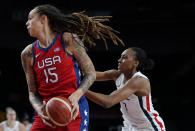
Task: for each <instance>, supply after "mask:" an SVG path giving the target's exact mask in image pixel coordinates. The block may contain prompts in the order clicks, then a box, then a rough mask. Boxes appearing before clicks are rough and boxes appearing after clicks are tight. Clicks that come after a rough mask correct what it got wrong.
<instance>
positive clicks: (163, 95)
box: [0, 0, 195, 131]
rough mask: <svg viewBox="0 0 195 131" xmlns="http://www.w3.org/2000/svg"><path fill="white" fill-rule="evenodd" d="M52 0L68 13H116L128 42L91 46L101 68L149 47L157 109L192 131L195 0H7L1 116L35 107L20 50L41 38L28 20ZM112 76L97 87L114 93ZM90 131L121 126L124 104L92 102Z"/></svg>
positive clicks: (169, 123) (0, 47) (2, 12)
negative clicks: (33, 34)
mask: <svg viewBox="0 0 195 131" xmlns="http://www.w3.org/2000/svg"><path fill="white" fill-rule="evenodd" d="M46 3H49V4H52V5H54V6H56V7H57V8H59V9H60V10H62V11H63V12H64V13H71V12H73V11H77V12H78V11H83V10H84V11H86V14H88V15H89V16H94V15H101V16H105V15H111V16H113V18H112V19H111V21H110V22H109V23H108V25H110V26H112V27H113V28H114V29H116V30H118V31H120V32H121V33H120V34H119V36H120V37H121V38H122V39H123V41H124V42H125V44H126V46H125V47H123V46H122V45H118V46H113V45H112V43H111V42H110V41H108V46H109V49H108V50H106V49H105V46H104V43H103V41H97V42H96V43H97V46H96V47H93V48H90V47H89V48H88V54H89V56H90V58H91V59H92V61H93V62H94V65H95V67H96V70H99V71H104V70H108V69H113V68H115V69H117V60H118V59H119V57H120V54H121V53H122V51H123V50H124V49H126V48H128V47H132V46H138V47H141V48H143V49H144V50H145V51H146V52H147V53H148V56H149V57H150V58H152V59H153V60H154V62H155V67H154V69H153V70H152V71H148V72H144V73H145V74H146V75H147V76H148V77H149V79H150V81H151V87H152V100H153V104H154V108H155V109H156V110H157V111H158V112H159V114H160V116H161V117H162V118H163V119H164V122H165V125H166V128H167V131H191V130H193V129H194V128H192V125H193V122H194V117H195V112H194V107H193V104H194V102H193V98H194V97H193V95H194V93H193V91H194V90H193V88H194V84H193V79H192V78H193V76H192V68H193V67H194V62H195V60H194V53H192V51H193V47H194V46H193V45H194V42H195V41H194V34H195V32H194V29H195V26H194V24H195V2H194V1H192V0H185V1H176V0H157V1H155V0H136V1H135V0H131V1H130V0H128V1H125V0H123V1H111V0H98V1H92V0H91V1H85V0H82V1H76V0H31V1H30V0H17V1H14V0H6V1H4V2H3V4H1V8H0V17H1V20H0V30H1V31H0V39H1V42H0V88H1V91H0V121H2V120H4V119H5V113H4V112H5V107H7V106H11V107H13V108H14V109H15V110H16V112H17V114H18V118H19V120H22V119H24V117H26V115H28V117H29V119H30V120H31V119H32V116H33V113H34V111H33V109H32V107H31V105H30V103H29V99H28V90H27V84H26V80H25V75H24V72H23V69H22V65H21V60H20V53H21V51H22V50H23V49H24V47H26V46H27V45H28V44H30V43H32V42H33V41H34V40H35V39H34V38H30V36H29V35H28V32H27V30H26V26H25V23H26V21H27V15H28V13H29V11H30V10H31V9H32V8H33V7H34V6H37V5H39V4H46ZM115 89H116V88H115V85H114V83H113V82H112V81H108V82H95V83H94V84H93V86H92V87H91V90H94V91H97V92H102V93H105V94H109V93H110V92H112V91H113V90H115ZM89 106H90V125H89V131H99V130H101V131H118V130H117V128H120V125H121V124H122V117H121V113H120V110H119V108H120V106H119V105H116V106H114V107H112V108H110V109H104V108H102V107H100V106H98V105H96V104H94V103H92V102H91V101H89Z"/></svg>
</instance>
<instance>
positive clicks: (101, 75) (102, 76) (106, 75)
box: [96, 69, 121, 81]
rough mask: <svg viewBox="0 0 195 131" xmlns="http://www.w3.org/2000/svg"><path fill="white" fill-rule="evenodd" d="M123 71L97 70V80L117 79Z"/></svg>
mask: <svg viewBox="0 0 195 131" xmlns="http://www.w3.org/2000/svg"><path fill="white" fill-rule="evenodd" d="M120 74H121V73H120V72H119V71H117V70H115V69H113V70H108V71H104V72H100V71H96V81H106V80H114V81H115V80H116V79H117V78H118V77H119V75H120Z"/></svg>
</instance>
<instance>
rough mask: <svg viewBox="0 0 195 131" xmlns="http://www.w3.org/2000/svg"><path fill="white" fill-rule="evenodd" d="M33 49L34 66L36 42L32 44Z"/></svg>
mask: <svg viewBox="0 0 195 131" xmlns="http://www.w3.org/2000/svg"><path fill="white" fill-rule="evenodd" d="M32 51H33V67H34V64H35V42H34V43H33V44H32Z"/></svg>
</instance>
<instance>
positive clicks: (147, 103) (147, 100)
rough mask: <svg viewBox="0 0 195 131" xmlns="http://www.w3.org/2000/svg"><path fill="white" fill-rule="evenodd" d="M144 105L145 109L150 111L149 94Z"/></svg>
mask: <svg viewBox="0 0 195 131" xmlns="http://www.w3.org/2000/svg"><path fill="white" fill-rule="evenodd" d="M146 105H147V110H148V111H149V112H150V97H149V95H147V96H146Z"/></svg>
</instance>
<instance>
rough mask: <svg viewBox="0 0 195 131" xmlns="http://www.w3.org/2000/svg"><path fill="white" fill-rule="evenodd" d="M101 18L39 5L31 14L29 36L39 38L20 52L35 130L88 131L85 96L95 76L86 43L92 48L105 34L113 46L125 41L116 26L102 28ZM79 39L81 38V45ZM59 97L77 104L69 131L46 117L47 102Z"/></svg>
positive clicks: (67, 127)
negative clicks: (119, 35) (64, 12)
mask: <svg viewBox="0 0 195 131" xmlns="http://www.w3.org/2000/svg"><path fill="white" fill-rule="evenodd" d="M94 19H95V18H94ZM99 20H100V21H98V19H97V20H96V21H95V20H93V18H89V17H88V16H86V15H84V14H83V13H74V14H70V15H64V14H62V13H61V12H60V11H59V10H58V9H57V8H56V7H54V6H51V5H40V6H37V7H35V8H34V9H33V10H31V11H30V13H29V15H28V21H27V23H26V26H27V29H28V32H29V34H30V36H31V37H35V38H37V40H36V41H35V42H33V43H32V44H30V45H28V46H27V47H26V48H25V49H24V50H23V51H22V53H21V61H22V65H23V69H24V72H25V75H26V80H27V84H28V91H29V100H30V102H31V104H32V106H33V108H34V109H35V111H36V113H37V114H36V116H35V117H34V119H35V121H34V122H33V125H32V128H31V131H87V130H88V123H89V109H88V103H87V100H86V98H85V97H84V93H85V92H86V91H87V90H88V88H89V87H90V86H91V85H92V83H93V82H94V80H95V78H96V74H95V69H94V66H93V63H92V62H91V60H90V58H89V57H88V55H87V53H86V51H85V47H84V44H83V42H82V41H86V42H87V43H89V44H91V45H94V42H93V38H95V39H100V38H102V39H103V40H105V39H104V37H103V36H104V35H106V34H105V31H106V32H107V35H108V37H110V38H111V39H112V40H113V42H114V43H116V40H119V41H120V42H122V41H121V40H120V39H119V38H118V37H117V36H116V35H115V34H114V33H113V31H114V30H113V29H112V28H110V27H109V28H107V27H108V26H104V25H103V24H101V22H102V21H107V20H106V19H105V20H104V19H100V18H99ZM86 21H87V22H86ZM90 22H91V23H90ZM86 23H87V25H86ZM89 25H95V26H94V27H93V26H92V27H89ZM101 30H102V32H104V35H103V33H101ZM76 34H77V35H76ZM87 34H90V35H87ZM109 35H111V36H109ZM78 36H82V41H81V40H80V39H79V37H78ZM80 69H81V71H82V73H80ZM81 74H83V75H84V76H83V79H82V80H81ZM55 96H63V97H66V98H68V99H69V100H70V102H71V103H72V106H73V110H72V112H73V120H72V121H71V122H70V123H69V124H68V125H67V126H65V127H55V128H54V125H52V124H51V123H50V122H48V120H49V118H48V117H47V116H45V115H44V114H43V108H44V107H45V105H46V102H47V101H48V100H49V99H51V98H52V97H55Z"/></svg>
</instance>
